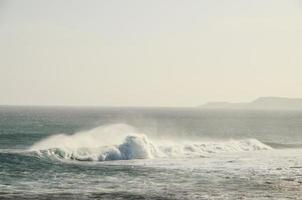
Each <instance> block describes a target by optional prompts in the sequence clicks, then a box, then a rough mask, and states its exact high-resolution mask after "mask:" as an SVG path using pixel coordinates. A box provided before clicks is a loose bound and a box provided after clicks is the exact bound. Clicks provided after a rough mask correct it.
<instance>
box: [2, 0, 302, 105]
mask: <svg viewBox="0 0 302 200" xmlns="http://www.w3.org/2000/svg"><path fill="white" fill-rule="evenodd" d="M301 86H302V0H253V1H251V0H232V1H230V0H207V1H206V0H152V1H151V0H148V1H147V0H127V1H125V0H110V1H105V0H81V1H79V0H64V1H62V0H27V1H19V0H0V105H88V106H89V105H91V106H173V107H174V106H197V105H200V104H203V103H205V102H208V101H230V102H248V101H251V100H253V99H255V98H257V97H260V96H282V97H292V98H295V97H302V89H300V87H301Z"/></svg>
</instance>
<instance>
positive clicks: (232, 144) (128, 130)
mask: <svg viewBox="0 0 302 200" xmlns="http://www.w3.org/2000/svg"><path fill="white" fill-rule="evenodd" d="M269 149H271V147H270V146H268V145H265V144H263V143H261V142H260V141H258V140H256V139H244V140H228V141H219V142H217V141H215V142H214V141H201V142H196V141H194V142H192V141H181V142H176V141H157V140H153V141H151V140H149V139H148V137H147V136H146V135H144V134H139V133H137V132H136V131H135V129H134V128H133V127H131V126H128V125H124V124H116V125H109V126H102V127H98V128H96V129H93V130H90V131H86V132H80V133H76V134H73V135H65V134H60V135H55V136H51V137H49V138H46V139H44V140H42V141H40V142H38V143H36V144H34V145H33V146H32V147H31V148H30V151H34V152H36V153H38V155H39V156H43V157H47V158H58V159H67V160H78V161H109V160H131V159H150V158H177V157H204V156H209V155H210V154H213V153H223V152H242V151H256V150H269Z"/></svg>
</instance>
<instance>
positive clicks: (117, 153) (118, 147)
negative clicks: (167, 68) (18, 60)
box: [0, 106, 302, 200]
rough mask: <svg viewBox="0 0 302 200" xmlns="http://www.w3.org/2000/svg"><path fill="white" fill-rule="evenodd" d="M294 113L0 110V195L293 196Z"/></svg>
mask: <svg viewBox="0 0 302 200" xmlns="http://www.w3.org/2000/svg"><path fill="white" fill-rule="evenodd" d="M301 147H302V111H285V110H283V111H281V110H280V111H277V110H270V111H269V110H267V111H264V110H262V111H261V110H258V111H257V110H249V111H248V110H206V109H198V108H100V107H39V106H35V107H26V106H0V199H12V200H15V199H43V200H44V199H45V200H46V199H64V200H69V199H73V200H74V199H79V200H82V199H111V200H112V199H188V200H194V199H221V200H224V199H255V200H261V199H302V150H301Z"/></svg>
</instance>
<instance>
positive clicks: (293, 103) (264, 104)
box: [199, 97, 302, 110]
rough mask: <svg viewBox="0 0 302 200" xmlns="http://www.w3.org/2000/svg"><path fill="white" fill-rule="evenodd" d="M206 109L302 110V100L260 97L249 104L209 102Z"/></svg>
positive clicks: (204, 106) (202, 106) (205, 106)
mask: <svg viewBox="0 0 302 200" xmlns="http://www.w3.org/2000/svg"><path fill="white" fill-rule="evenodd" d="M199 108H204V109H255V110H302V98H285V97H260V98H258V99H256V100H254V101H252V102H248V103H229V102H209V103H206V104H204V105H201V106H199Z"/></svg>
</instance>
